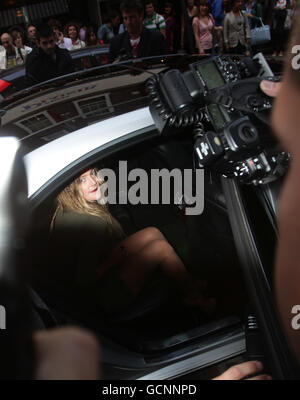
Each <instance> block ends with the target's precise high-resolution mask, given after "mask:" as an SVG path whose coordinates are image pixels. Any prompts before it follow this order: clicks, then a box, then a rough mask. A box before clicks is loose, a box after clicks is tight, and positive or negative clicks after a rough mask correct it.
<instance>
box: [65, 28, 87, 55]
mask: <svg viewBox="0 0 300 400" xmlns="http://www.w3.org/2000/svg"><path fill="white" fill-rule="evenodd" d="M64 32H65V36H66V37H68V38H70V39H71V40H72V49H71V50H77V49H82V48H83V47H85V43H84V42H83V41H82V40H80V39H79V26H78V25H77V24H76V23H75V22H69V23H68V24H67V25H66V26H65V29H64Z"/></svg>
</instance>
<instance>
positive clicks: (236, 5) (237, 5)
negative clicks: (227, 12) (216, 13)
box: [233, 0, 243, 10]
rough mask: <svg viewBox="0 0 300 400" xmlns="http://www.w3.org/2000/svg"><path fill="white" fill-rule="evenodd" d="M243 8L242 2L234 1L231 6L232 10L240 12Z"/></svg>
mask: <svg viewBox="0 0 300 400" xmlns="http://www.w3.org/2000/svg"><path fill="white" fill-rule="evenodd" d="M242 6H243V1H242V0H236V1H235V2H234V4H233V8H234V9H236V10H240V9H241V8H242Z"/></svg>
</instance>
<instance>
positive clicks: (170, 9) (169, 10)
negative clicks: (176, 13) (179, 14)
mask: <svg viewBox="0 0 300 400" xmlns="http://www.w3.org/2000/svg"><path fill="white" fill-rule="evenodd" d="M171 12H172V7H169V6H166V7H165V14H166V15H171Z"/></svg>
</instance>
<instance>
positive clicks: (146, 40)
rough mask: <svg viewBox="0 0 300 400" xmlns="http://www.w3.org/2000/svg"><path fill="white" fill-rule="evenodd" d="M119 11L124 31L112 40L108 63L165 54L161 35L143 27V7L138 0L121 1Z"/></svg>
mask: <svg viewBox="0 0 300 400" xmlns="http://www.w3.org/2000/svg"><path fill="white" fill-rule="evenodd" d="M120 9H121V12H122V18H123V21H124V25H125V28H126V30H125V32H123V33H121V34H120V35H117V36H115V37H114V38H113V39H112V41H111V43H110V47H109V62H117V61H121V60H123V59H127V60H128V59H134V58H141V57H151V56H152V57H154V56H159V55H161V54H166V46H165V40H164V36H163V35H162V33H160V32H158V31H156V30H153V31H152V30H150V29H146V28H145V27H144V26H143V18H144V7H143V5H142V3H141V2H140V1H139V0H123V1H122V3H121V6H120Z"/></svg>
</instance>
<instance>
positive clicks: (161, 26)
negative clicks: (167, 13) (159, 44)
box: [143, 0, 166, 37]
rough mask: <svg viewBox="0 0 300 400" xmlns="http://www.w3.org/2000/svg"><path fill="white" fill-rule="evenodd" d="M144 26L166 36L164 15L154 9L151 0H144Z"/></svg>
mask: <svg viewBox="0 0 300 400" xmlns="http://www.w3.org/2000/svg"><path fill="white" fill-rule="evenodd" d="M143 24H144V27H145V28H147V29H150V30H152V31H159V32H160V33H162V34H163V35H164V37H166V21H165V19H164V17H163V16H162V15H160V14H158V13H157V12H156V11H155V4H154V1H153V0H146V1H145V19H144V21H143Z"/></svg>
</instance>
